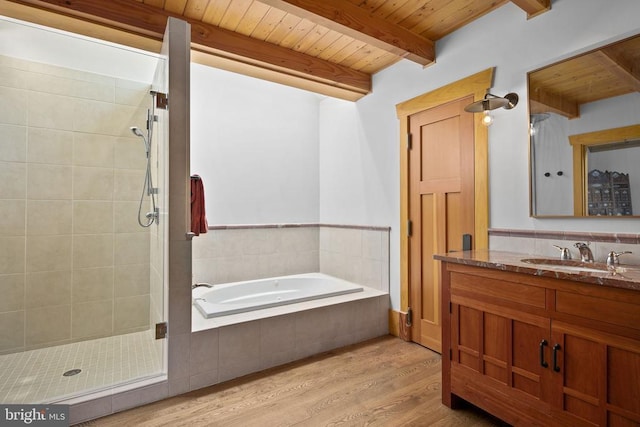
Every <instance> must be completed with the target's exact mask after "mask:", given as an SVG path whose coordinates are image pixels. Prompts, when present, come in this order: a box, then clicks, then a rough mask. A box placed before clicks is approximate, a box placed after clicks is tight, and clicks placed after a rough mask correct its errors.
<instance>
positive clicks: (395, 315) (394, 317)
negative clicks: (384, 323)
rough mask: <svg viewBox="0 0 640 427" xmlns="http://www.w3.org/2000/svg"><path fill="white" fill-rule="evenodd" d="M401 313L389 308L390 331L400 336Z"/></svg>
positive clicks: (395, 335)
mask: <svg viewBox="0 0 640 427" xmlns="http://www.w3.org/2000/svg"><path fill="white" fill-rule="evenodd" d="M399 315H400V313H399V312H398V311H395V310H392V309H389V333H390V334H391V335H393V336H394V337H399V336H400V316H399Z"/></svg>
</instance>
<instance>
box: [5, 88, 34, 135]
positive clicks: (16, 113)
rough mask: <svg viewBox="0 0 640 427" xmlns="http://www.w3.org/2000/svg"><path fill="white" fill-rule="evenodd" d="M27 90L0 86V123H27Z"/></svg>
mask: <svg viewBox="0 0 640 427" xmlns="http://www.w3.org/2000/svg"><path fill="white" fill-rule="evenodd" d="M28 93H29V92H27V91H25V90H21V89H13V88H8V87H2V86H0V123H2V124H9V125H26V124H27V96H28Z"/></svg>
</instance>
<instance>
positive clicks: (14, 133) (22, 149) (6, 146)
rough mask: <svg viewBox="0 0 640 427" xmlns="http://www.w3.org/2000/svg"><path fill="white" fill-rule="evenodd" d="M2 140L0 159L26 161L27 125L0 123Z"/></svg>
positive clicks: (0, 137)
mask: <svg viewBox="0 0 640 427" xmlns="http://www.w3.org/2000/svg"><path fill="white" fill-rule="evenodd" d="M0 78H1V77H0ZM0 141H2V144H0V161H5V162H24V161H26V159H27V128H26V127H25V126H15V125H3V124H0Z"/></svg>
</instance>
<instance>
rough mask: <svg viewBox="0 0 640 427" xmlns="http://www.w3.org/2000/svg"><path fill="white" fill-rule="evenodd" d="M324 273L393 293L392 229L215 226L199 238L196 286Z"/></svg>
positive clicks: (196, 243)
mask: <svg viewBox="0 0 640 427" xmlns="http://www.w3.org/2000/svg"><path fill="white" fill-rule="evenodd" d="M313 272H320V273H325V274H329V275H331V276H334V277H338V278H341V279H344V280H348V281H350V282H354V283H358V284H361V285H365V286H368V287H370V288H373V289H378V290H381V291H383V292H389V229H388V228H385V227H366V226H351V225H329V224H277V225H273V224H266V225H264V224H263V225H227V226H211V227H210V230H209V232H208V233H205V234H201V235H200V236H197V237H195V238H194V239H193V272H192V273H193V282H194V283H197V282H206V283H212V284H219V283H229V282H237V281H243V280H253V279H262V278H266V277H277V276H283V275H290V274H300V273H313Z"/></svg>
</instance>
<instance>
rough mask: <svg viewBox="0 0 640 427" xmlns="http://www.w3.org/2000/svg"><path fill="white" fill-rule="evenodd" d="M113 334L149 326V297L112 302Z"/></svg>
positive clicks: (141, 296) (127, 298)
mask: <svg viewBox="0 0 640 427" xmlns="http://www.w3.org/2000/svg"><path fill="white" fill-rule="evenodd" d="M113 310H114V319H113V329H114V332H116V333H118V332H126V331H130V330H134V329H140V328H144V327H147V326H148V325H149V295H138V296H133V297H125V298H116V299H115V300H114V308H113Z"/></svg>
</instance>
